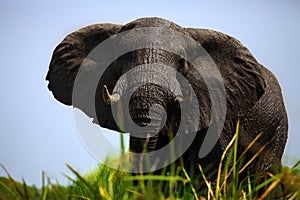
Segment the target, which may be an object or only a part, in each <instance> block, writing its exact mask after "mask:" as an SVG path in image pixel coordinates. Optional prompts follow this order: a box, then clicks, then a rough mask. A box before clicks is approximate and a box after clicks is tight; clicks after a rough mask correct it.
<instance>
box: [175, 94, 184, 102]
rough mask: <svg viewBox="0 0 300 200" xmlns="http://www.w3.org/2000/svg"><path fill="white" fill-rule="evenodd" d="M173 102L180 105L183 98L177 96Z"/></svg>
mask: <svg viewBox="0 0 300 200" xmlns="http://www.w3.org/2000/svg"><path fill="white" fill-rule="evenodd" d="M175 102H176V103H181V102H183V98H182V97H181V96H177V97H175Z"/></svg>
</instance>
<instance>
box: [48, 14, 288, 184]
mask: <svg viewBox="0 0 300 200" xmlns="http://www.w3.org/2000/svg"><path fill="white" fill-rule="evenodd" d="M194 44H196V45H194ZM99 46H100V47H99ZM197 64H198V65H200V66H196V65H197ZM215 69H216V70H215ZM216 72H217V73H216ZM218 73H219V74H218ZM79 74H80V75H79ZM46 79H47V80H48V81H49V85H48V88H49V89H50V90H51V91H52V93H53V95H54V97H55V98H56V99H57V100H58V101H60V102H62V103H64V104H66V105H73V106H75V107H77V108H79V109H81V110H82V111H84V112H85V113H86V114H87V115H88V116H89V117H91V118H94V121H95V123H98V124H99V125H100V126H102V127H105V128H109V129H112V130H115V131H120V132H124V131H126V132H129V133H130V151H132V152H134V153H139V154H140V155H143V153H146V152H156V151H159V150H160V149H162V148H164V147H165V146H167V145H168V144H169V142H170V140H171V139H172V138H176V136H177V134H178V135H183V136H182V137H181V138H180V139H179V140H178V142H179V143H176V146H175V149H180V148H183V145H187V143H185V141H186V140H188V141H191V142H190V143H189V144H188V147H186V148H183V149H184V150H182V152H181V154H182V155H181V154H180V153H179V154H180V155H181V157H182V158H183V160H184V161H185V162H184V163H185V165H186V167H187V168H188V169H193V168H195V169H197V168H198V164H201V166H203V167H206V166H209V167H212V169H217V166H218V165H219V161H220V158H221V155H222V152H223V151H224V149H225V148H226V146H227V145H228V143H229V141H230V140H231V139H232V137H233V135H234V132H235V128H236V123H237V121H238V120H239V121H240V129H239V143H238V153H239V154H241V152H243V151H244V150H245V149H246V148H247V146H248V145H249V144H250V143H251V141H252V140H253V139H254V138H255V137H256V136H257V135H258V134H259V133H260V132H264V134H263V135H262V137H260V138H259V140H258V141H257V142H256V143H255V145H253V146H252V147H251V148H250V150H249V151H248V152H247V156H248V157H247V158H248V159H250V158H252V157H253V155H255V154H256V152H257V151H258V150H259V149H260V148H261V147H262V146H265V148H264V150H263V151H262V152H261V153H260V154H259V155H258V157H257V158H256V160H255V162H254V163H255V164H253V168H254V169H257V170H263V171H266V170H269V169H271V168H273V167H277V166H280V163H281V157H282V154H283V150H284V147H285V143H286V139H287V129H288V127H287V115H286V111H285V107H284V103H283V99H282V94H281V89H280V86H279V84H278V82H277V80H276V78H275V77H274V75H273V74H272V73H271V72H270V71H268V70H267V69H266V68H265V67H263V66H262V65H261V64H259V63H258V62H257V61H256V59H255V58H254V57H253V55H252V54H251V53H250V52H249V51H248V49H247V48H246V47H244V46H243V45H242V44H241V43H240V42H239V41H238V40H236V39H234V38H233V37H230V36H228V35H226V34H223V33H220V32H216V31H212V30H207V29H198V28H182V27H180V26H179V25H176V24H175V23H173V22H170V21H167V20H164V19H160V18H142V19H137V20H135V21H132V22H130V23H128V24H126V25H124V26H122V25H117V24H95V25H90V26H87V27H84V28H81V29H79V30H77V31H75V32H73V33H71V34H69V35H68V36H67V37H66V38H64V39H63V41H62V42H61V43H60V44H59V45H58V46H57V47H56V48H55V50H54V52H53V57H52V60H51V63H50V67H49V71H48V74H47V78H46ZM220 85H221V86H222V87H219V86H220ZM222 88H223V89H224V91H223V93H222V91H221V90H222ZM75 90H76V91H77V93H78V94H79V96H77V98H76V99H74V98H75V97H76V95H74V91H75ZM219 90H220V91H221V92H220V91H219ZM78 91H79V92H78ZM213 95H214V96H213ZM212 97H214V98H212ZM219 104H220V105H221V107H222V106H223V107H225V110H224V111H225V113H224V112H222V111H220V110H221V109H219V108H221V107H218V106H220V105H219ZM119 121H123V123H122V124H123V125H122V126H121V125H120V123H119ZM220 121H221V124H222V126H221V127H219V126H217V128H213V127H214V126H215V125H216V124H218V122H220ZM183 122H184V123H183ZM182 123H183V125H182ZM219 124H220V123H219ZM209 130H212V131H209ZM213 131H215V132H219V133H216V134H215V136H216V137H215V138H216V140H215V143H214V144H213V146H212V148H211V150H210V151H209V152H208V153H207V154H206V155H203V156H202V157H201V156H199V155H200V154H199V151H200V150H201V146H203V145H205V144H204V143H205V141H206V140H205V138H206V137H209V135H211V134H212V133H213ZM181 132H183V133H181ZM189 138H192V139H189ZM151 155H152V154H151ZM153 155H154V156H153V159H152V161H153V162H152V164H153V163H154V162H155V161H157V160H159V159H161V162H163V161H164V160H163V159H162V158H158V157H159V156H160V155H159V154H154V153H153ZM164 156H166V155H164ZM150 160H151V159H150ZM150 164H151V163H150ZM152 167H153V166H152ZM215 175H216V174H215V170H211V174H210V175H208V177H209V178H210V179H211V180H212V181H214V179H215Z"/></svg>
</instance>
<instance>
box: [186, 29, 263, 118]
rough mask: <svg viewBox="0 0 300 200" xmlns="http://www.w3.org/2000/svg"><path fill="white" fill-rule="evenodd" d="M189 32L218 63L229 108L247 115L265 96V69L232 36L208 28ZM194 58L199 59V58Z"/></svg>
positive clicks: (189, 30) (188, 30)
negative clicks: (263, 70) (263, 71)
mask: <svg viewBox="0 0 300 200" xmlns="http://www.w3.org/2000/svg"><path fill="white" fill-rule="evenodd" d="M185 30H186V31H187V32H188V33H189V34H190V35H191V36H192V37H193V39H194V40H196V41H197V42H198V43H199V44H200V45H201V46H202V47H203V48H204V49H205V50H206V52H207V53H208V54H209V56H210V57H211V58H212V60H213V61H214V63H215V64H216V66H217V68H218V70H219V72H220V74H221V75H222V77H223V81H224V85H225V90H226V94H227V105H229V106H231V107H232V108H233V111H234V112H235V113H238V114H240V115H243V113H246V112H247V111H248V110H249V109H251V108H252V107H253V106H254V105H255V103H256V102H257V101H258V99H259V98H260V97H261V96H262V95H263V93H264V89H265V87H266V84H265V82H264V77H263V73H262V68H263V66H262V65H261V64H259V63H258V62H257V61H256V59H255V58H254V56H253V55H252V54H251V53H250V51H249V50H248V49H247V48H246V47H245V46H244V45H242V44H241V42H239V41H238V40H237V39H235V38H233V37H231V36H228V35H226V34H223V33H220V32H217V31H212V30H207V29H194V28H186V29H185ZM193 56H194V57H195V58H197V56H198V55H197V54H196V55H193ZM241 100H242V101H241ZM227 107H228V106H227ZM227 109H228V108H227Z"/></svg>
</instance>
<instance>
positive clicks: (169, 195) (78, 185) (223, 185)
mask: <svg viewBox="0 0 300 200" xmlns="http://www.w3.org/2000/svg"><path fill="white" fill-rule="evenodd" d="M238 126H239V124H237V131H236V134H235V136H234V137H233V139H232V140H231V142H230V144H229V145H228V147H227V148H226V150H225V151H224V154H223V156H222V159H221V161H220V165H219V168H218V176H217V181H216V184H215V185H212V183H211V182H210V181H209V180H207V178H206V176H205V169H203V168H202V166H199V174H200V176H199V177H190V176H189V175H188V173H187V172H186V170H185V169H184V168H183V167H181V166H172V167H171V168H170V171H169V172H167V171H164V172H163V173H162V174H163V175H131V174H129V173H125V172H122V171H119V170H116V169H111V168H109V167H107V166H105V165H99V167H98V169H96V170H93V171H91V172H89V173H88V174H85V175H81V174H79V173H78V172H77V171H76V170H74V169H73V168H72V167H71V166H69V165H67V167H68V168H69V170H70V171H71V172H72V173H73V174H74V175H75V178H71V177H69V176H67V175H66V177H67V178H68V179H69V180H70V181H71V184H70V185H68V186H61V185H59V184H58V183H56V184H53V183H51V181H50V180H49V179H48V178H47V177H45V175H44V173H42V180H43V184H42V187H41V188H40V189H37V188H36V187H32V186H28V185H27V184H26V183H25V181H23V182H22V183H18V182H17V181H15V180H14V179H13V178H12V177H11V175H10V174H9V173H8V171H7V170H6V169H5V168H4V166H2V165H1V167H2V168H3V169H4V170H5V171H6V172H7V178H0V200H2V199H3V200H4V199H5V200H6V199H24V200H28V199H41V200H45V199H50V200H51V199H71V200H72V199H87V200H88V199H91V200H92V199H106V200H109V199H111V200H114V199H120V200H121V199H122V200H127V199H128V200H134V199H155V200H159V199H217V200H219V199H245V200H246V199H247V200H254V199H275V198H277V199H289V200H293V199H300V161H299V162H297V163H296V164H295V166H294V167H292V168H288V167H283V168H282V169H281V170H280V172H278V173H277V174H271V173H260V174H250V172H249V170H248V168H249V166H251V163H252V162H253V160H250V161H248V162H243V159H242V157H243V155H244V154H245V152H246V151H247V150H248V149H249V148H250V147H251V146H252V145H253V144H254V143H255V142H256V141H257V140H258V138H259V137H260V135H261V134H259V135H258V136H257V138H255V139H254V140H253V142H252V143H251V144H250V145H249V147H248V148H247V149H246V150H245V152H244V153H243V154H242V155H241V156H240V157H238V155H237V141H238ZM263 148H264V147H262V148H261V150H263ZM259 152H260V151H258V153H257V155H258V154H259ZM226 153H227V155H228V156H225V154H226ZM257 155H255V156H257ZM123 156H125V155H123ZM255 156H254V157H255ZM229 160H230V161H232V163H233V165H230V164H229V163H230V162H229ZM112 162H118V161H116V160H113V161H112ZM121 164H122V165H128V163H120V165H121ZM231 166H233V167H231ZM242 173H243V174H246V176H241V174H242ZM229 180H230V181H229ZM199 183H202V184H204V187H203V189H201V190H200V191H199ZM280 188H283V189H282V190H278V189H280Z"/></svg>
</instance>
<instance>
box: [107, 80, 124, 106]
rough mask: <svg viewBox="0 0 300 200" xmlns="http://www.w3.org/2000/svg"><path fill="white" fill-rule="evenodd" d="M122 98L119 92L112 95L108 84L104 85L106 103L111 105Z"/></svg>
mask: <svg viewBox="0 0 300 200" xmlns="http://www.w3.org/2000/svg"><path fill="white" fill-rule="evenodd" d="M120 99H121V98H120V95H119V94H113V95H110V94H109V91H108V89H107V86H106V85H104V86H103V100H104V102H105V103H106V104H108V105H111V104H112V103H116V102H118V101H120Z"/></svg>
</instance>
